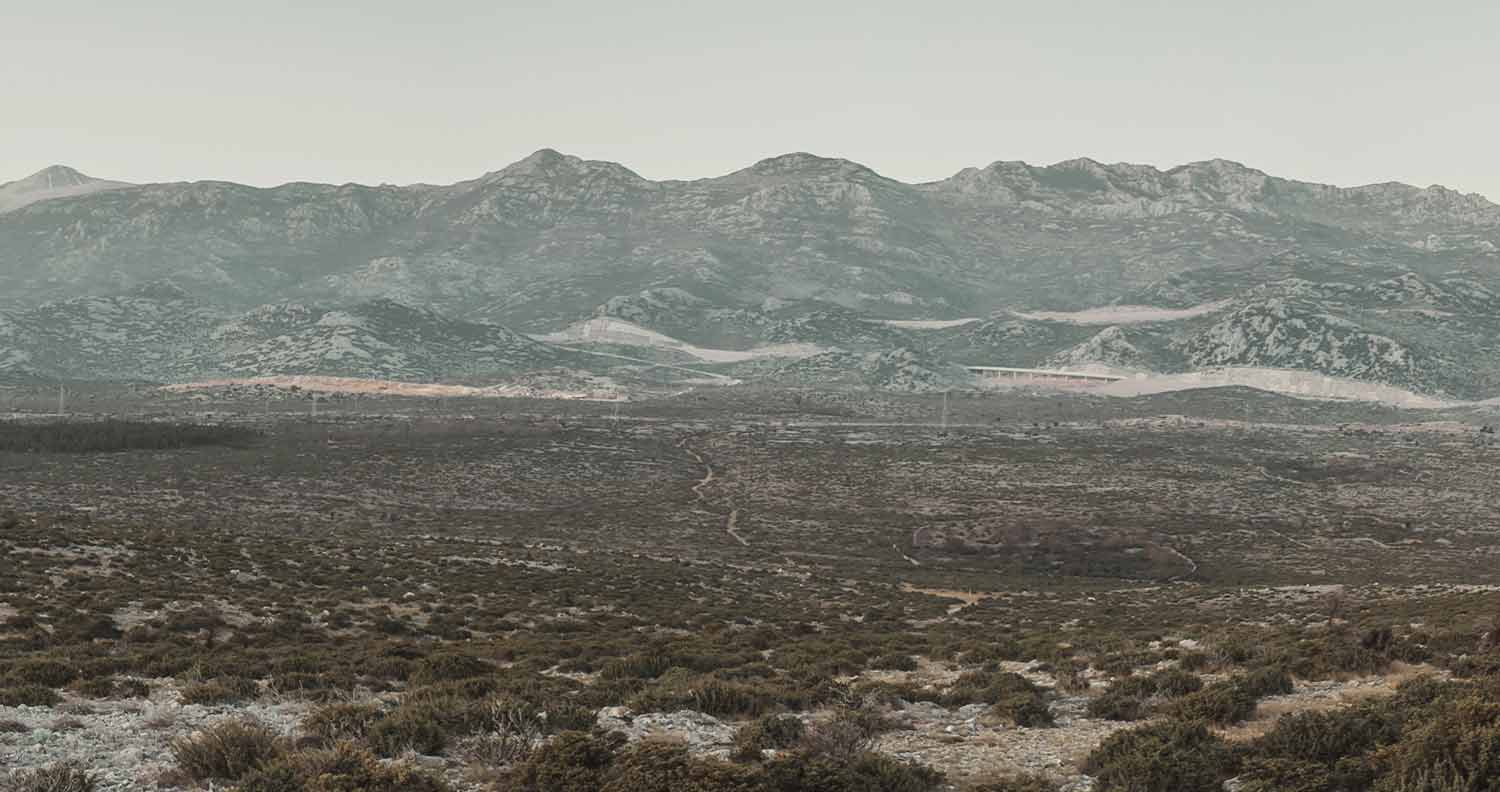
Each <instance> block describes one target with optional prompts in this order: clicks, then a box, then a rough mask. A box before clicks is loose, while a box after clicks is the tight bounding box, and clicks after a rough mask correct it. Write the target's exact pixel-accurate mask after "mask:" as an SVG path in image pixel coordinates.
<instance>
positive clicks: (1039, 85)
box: [0, 0, 1500, 199]
mask: <svg viewBox="0 0 1500 792" xmlns="http://www.w3.org/2000/svg"><path fill="white" fill-rule="evenodd" d="M5 24H6V32H7V35H6V37H5V38H6V45H5V49H4V52H3V54H0V66H3V68H0V96H3V97H4V98H3V105H0V107H3V113H4V118H5V120H4V122H3V123H0V182H3V181H6V180H9V179H17V178H20V177H23V176H25V175H27V174H29V173H32V172H34V171H36V170H38V169H39V168H42V167H43V166H46V165H50V164H53V163H65V164H67V165H71V166H74V167H77V168H79V169H80V170H82V171H84V172H86V173H89V174H91V175H95V176H98V177H101V178H109V179H121V180H126V181H137V182H151V181H172V180H191V179H210V178H212V179H226V180H232V181H239V182H244V183H248V184H257V185H273V184H279V183H283V182H287V181H292V180H307V181H321V182H333V183H341V182H346V181H355V182H362V183H370V184H374V183H381V182H392V183H413V182H431V183H448V182H453V181H457V180H460V179H464V178H470V177H473V176H475V175H477V174H478V173H480V172H483V171H487V170H493V169H496V168H499V167H501V166H503V165H504V164H506V163H509V162H512V161H514V160H517V159H519V158H520V157H522V156H525V155H526V154H527V153H529V152H531V151H534V150H536V149H539V148H543V147H555V148H558V149H561V150H563V151H567V152H570V153H574V154H578V155H581V156H585V157H590V158H595V159H605V160H612V161H618V162H623V163H625V164H627V165H628V166H630V167H631V168H633V169H635V170H637V171H638V172H640V173H641V174H642V175H643V176H646V177H648V178H653V179H666V178H695V177H700V176H707V175H713V174H721V173H726V172H728V171H730V170H733V169H734V168H738V167H741V166H742V165H744V164H745V163H747V162H753V161H755V160H757V159H759V158H762V157H765V156H769V155H774V154H780V153H784V152H787V151H812V152H816V153H823V154H828V155H832V156H842V157H848V158H850V159H853V160H856V161H859V162H862V163H864V164H867V165H869V166H871V167H872V168H875V169H876V170H878V171H879V172H881V173H883V174H886V175H888V176H891V177H893V178H898V179H901V180H904V181H911V182H915V181H925V180H935V179H940V178H944V177H947V176H950V175H952V174H953V173H954V172H956V171H958V170H959V169H961V168H964V167H967V166H982V165H984V164H987V163H989V162H991V161H994V160H997V159H1008V160H1016V159H1019V160H1027V161H1030V162H1034V163H1050V162H1055V161H1059V160H1064V159H1069V158H1073V157H1079V156H1088V157H1092V158H1094V159H1097V160H1100V161H1104V162H1116V161H1128V162H1141V163H1148V164H1153V165H1157V166H1162V167H1170V166H1173V165H1177V164H1181V163H1184V162H1189V161H1193V160H1203V159H1209V158H1214V157H1223V158H1228V159H1233V160H1237V161H1240V162H1244V163H1246V164H1248V165H1251V166H1253V167H1257V168H1260V169H1263V170H1266V171H1269V172H1272V173H1276V174H1279V175H1284V176H1287V177H1291V178H1297V179H1303V180H1308V181H1317V182H1327V183H1334V184H1341V185H1356V184H1366V183H1372V182H1381V181H1403V182H1408V183H1412V184H1416V185H1419V186H1426V185H1429V184H1435V183H1438V184H1444V185H1446V186H1449V187H1452V188H1454V189H1457V190H1461V191H1464V192H1480V193H1483V194H1486V195H1488V196H1490V197H1491V198H1497V199H1500V157H1496V156H1495V142H1494V139H1495V137H1494V136H1495V130H1497V129H1500V102H1496V101H1494V98H1493V97H1494V78H1495V75H1496V74H1500V48H1497V47H1495V46H1494V36H1495V31H1496V30H1497V29H1500V4H1495V3H1483V2H1476V1H1474V0H1469V1H1467V2H1451V1H1450V2H1444V1H1443V0H1438V2H1432V3H1425V4H1422V5H1421V6H1420V7H1413V6H1411V5H1410V4H1401V5H1399V6H1398V5H1397V4H1396V3H1394V2H1390V0H1323V1H1321V2H1313V3H1307V2H1289V0H1268V1H1267V2H1261V3H1251V4H1245V3H1238V2H1236V3H1230V2H1226V1H1225V0H1204V1H1203V2H1196V3H1181V2H1171V3H1169V2H1133V3H1120V2H1116V1H1115V0H1088V1H1087V2H1056V3H1019V2H998V3H997V2H993V0H986V1H981V0H963V1H961V2H960V1H950V2H942V1H939V2H925V3H909V2H903V3H887V2H880V0H874V1H873V2H872V1H871V0H861V2H852V1H850V0H825V2H820V3H808V2H805V0H802V1H801V2H790V0H765V1H764V2H759V3H734V4H730V3H716V2H707V3H665V2H651V1H650V0H646V1H645V2H636V3H615V2H609V3H606V2H599V1H598V0H584V1H582V2H574V3H566V4H563V3H543V2H525V1H524V0H523V1H522V2H508V3H493V2H479V0H437V1H436V2H427V3H406V2H400V3H398V2H393V1H392V0H369V1H368V2H364V3H358V4H355V3H323V4H317V7H309V4H305V3H301V2H293V1H292V0H266V2H259V3H254V4H248V5H247V4H227V3H216V2H209V3H204V2H201V0H194V1H192V2H189V0H142V2H138V3H129V4H122V3H119V2H117V1H116V0H56V1H55V2H49V3H43V4H36V5H34V6H33V7H31V8H28V9H27V10H26V11H25V12H24V13H21V14H10V15H8V16H7V18H6V22H5Z"/></svg>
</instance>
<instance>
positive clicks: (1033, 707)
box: [986, 690, 1055, 728]
mask: <svg viewBox="0 0 1500 792" xmlns="http://www.w3.org/2000/svg"><path fill="white" fill-rule="evenodd" d="M986 714H987V716H988V717H989V718H992V719H995V720H999V721H1003V722H1005V723H1009V724H1010V725H1012V726H1018V727H1022V728H1050V727H1052V726H1054V725H1055V723H1054V721H1053V719H1052V711H1051V710H1049V709H1048V708H1047V699H1046V697H1045V696H1044V695H1043V694H1042V693H1041V691H1039V690H1018V691H1013V692H1009V693H1006V694H1005V695H1003V696H1002V697H1001V698H1000V700H999V701H997V702H995V703H994V704H993V705H992V706H991V707H990V709H989V712H988V713H986Z"/></svg>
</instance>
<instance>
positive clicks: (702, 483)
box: [677, 437, 750, 547]
mask: <svg viewBox="0 0 1500 792" xmlns="http://www.w3.org/2000/svg"><path fill="white" fill-rule="evenodd" d="M688 439H689V438H686V437H684V438H682V440H680V441H678V443H677V447H678V448H680V449H682V450H683V451H686V452H688V455H689V456H691V457H692V458H693V459H695V460H697V462H698V464H700V465H702V466H703V478H701V479H699V480H698V483H697V484H694V485H693V495H694V497H696V498H697V499H698V503H699V504H700V505H702V506H704V507H707V506H708V495H706V494H705V493H704V492H703V488H704V487H707V486H708V485H710V484H712V483H714V481H716V480H717V479H718V475H717V474H716V473H715V472H714V466H713V465H711V464H709V461H708V459H707V458H705V457H704V456H703V455H702V454H700V453H698V452H697V451H694V450H693V449H692V448H691V447H689V446H688ZM704 511H709V512H710V513H712V510H711V509H707V508H705V509H704ZM739 523H740V510H739V509H730V510H729V513H728V514H725V515H724V532H725V533H727V534H729V535H730V536H731V537H733V538H734V540H735V541H736V542H739V543H740V544H741V545H742V546H744V547H749V546H750V543H749V542H748V541H746V540H745V537H743V536H740V534H739V531H738V528H739Z"/></svg>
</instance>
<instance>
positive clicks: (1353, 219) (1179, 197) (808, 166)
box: [0, 150, 1500, 397]
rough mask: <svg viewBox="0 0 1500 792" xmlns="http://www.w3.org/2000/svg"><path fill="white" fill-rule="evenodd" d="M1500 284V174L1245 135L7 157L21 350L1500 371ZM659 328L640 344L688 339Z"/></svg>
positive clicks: (253, 360)
mask: <svg viewBox="0 0 1500 792" xmlns="http://www.w3.org/2000/svg"><path fill="white" fill-rule="evenodd" d="M1497 294H1500V206H1497V205H1496V204H1494V203H1491V202H1489V201H1488V200H1486V199H1484V198H1483V197H1481V196H1478V195H1465V194H1461V193H1458V192H1455V191H1452V190H1448V189H1446V188H1443V187H1428V188H1418V187H1412V186H1408V185H1402V184H1379V185H1370V186H1365V187H1353V188H1342V187H1333V186H1328V185H1319V184H1311V183H1306V182H1299V181H1293V180H1288V179H1282V178H1277V177H1273V176H1269V175H1267V174H1265V173H1263V172H1261V171H1258V170H1254V169H1252V168H1248V167H1245V166H1243V165H1239V164H1237V163H1233V162H1228V161H1225V160H1211V161H1206V162H1197V163H1191V164H1188V165H1183V166H1181V167H1177V168H1172V169H1169V170H1159V169H1156V168H1153V167H1149V166H1142V165H1128V164H1115V165H1105V164H1100V163H1097V162H1094V161H1092V160H1087V159H1078V160H1070V161H1067V162H1061V163H1057V164H1055V165H1050V166H1046V167H1037V166H1031V165H1027V164H1025V163H1019V162H997V163H994V164H992V165H990V166H988V167H984V168H970V169H965V170H963V171H960V172H959V173H957V174H955V175H953V176H952V177H950V178H947V179H943V180H941V181H935V182H928V183H922V184H906V183H903V182H899V181H896V180H893V179H889V178H886V177H884V176H881V175H880V174H878V173H876V172H875V171H873V170H871V169H869V168H867V167H864V166H862V165H859V164H857V163H853V162H849V161H847V160H841V159H828V158H823V157H817V156H813V155H810V154H800V153H799V154H788V155H784V156H780V157H774V158H771V159H767V160H763V161H761V162H758V163H756V164H754V165H752V166H750V167H748V168H745V169H743V170H739V171H736V172H734V173H731V174H728V175H726V176H720V177H716V178H707V179H698V180H691V181H650V180H647V179H644V178H642V177H640V176H639V175H637V174H635V173H633V172H632V171H630V170H629V169H627V168H625V167H623V166H621V165H618V164H614V163H606V162H595V161H588V160H583V159H579V158H576V157H571V156H565V155H563V154H559V153H557V152H555V151H551V150H543V151H539V152H537V153H536V154H533V155H531V156H529V157H527V158H526V159H523V160H521V161H520V162H517V163H514V164H512V165H509V166H507V167H505V168H502V169H500V170H497V171H494V172H491V173H488V174H485V175H483V176H481V177H479V178H477V179H473V180H470V181H464V182H459V183H457V184H452V185H437V186H435V185H413V186H405V187H395V186H380V187H367V186H361V185H353V184H347V185H321V184H309V183H294V184H288V185H284V186H281V187H276V188H270V189H263V188H255V187H247V186H243V185H237V184H231V183H226V182H192V183H172V184H149V185H128V184H122V183H119V182H109V181H103V180H96V179H92V178H90V177H87V176H84V175H82V174H80V173H78V172H76V171H73V170H71V169H67V168H62V167H53V168H48V169H47V170H45V171H42V172H41V173H38V174H36V175H33V176H31V177H28V178H26V179H22V180H20V181H17V182H11V183H9V184H6V185H3V186H0V311H3V313H0V368H7V367H8V369H9V370H10V371H11V372H12V375H13V376H14V375H15V372H17V371H20V370H22V369H23V368H24V369H25V370H26V371H28V372H30V374H29V375H30V376H40V377H46V376H59V377H60V376H78V375H79V374H83V373H92V374H93V375H94V376H111V377H113V376H116V374H118V375H120V376H124V375H126V374H129V375H130V376H134V377H146V378H156V379H161V380H168V379H175V378H181V377H189V376H200V375H203V374H206V373H224V372H255V371H260V372H268V371H275V372H276V373H325V374H345V375H348V374H354V375H369V376H377V375H378V376H390V377H427V378H433V377H436V378H442V377H450V378H451V377H455V376H458V375H460V374H462V373H464V372H468V373H476V372H483V371H493V372H497V373H498V372H502V371H517V370H528V369H531V368H535V367H551V366H559V367H580V368H589V369H594V370H597V369H598V368H599V367H600V362H599V361H600V360H602V358H600V356H599V355H597V354H596V355H589V354H587V353H586V352H580V351H578V350H575V349H567V348H563V347H562V346H558V345H556V344H549V343H546V342H544V341H539V340H536V338H534V337H535V336H542V335H544V334H549V333H555V332H557V331H560V330H563V329H564V328H567V327H569V326H571V325H575V323H577V322H579V321H581V320H584V319H587V318H589V317H610V318H612V319H615V320H619V321H621V322H628V323H630V324H632V325H634V326H637V327H639V328H641V329H643V330H644V331H654V332H655V333H658V334H664V335H666V336H670V337H672V338H674V339H678V340H680V341H682V342H685V343H687V344H692V345H697V346H699V347H705V348H716V349H726V350H752V349H754V348H756V347H761V346H766V345H787V344H794V345H795V344H801V345H803V346H805V347H812V348H815V351H816V352H817V353H818V354H813V355H808V354H801V355H798V356H797V359H776V358H774V356H773V357H770V358H766V359H759V358H757V359H754V360H748V359H740V360H736V361H734V362H730V363H725V362H722V361H715V360H706V361H702V362H704V363H706V364H707V365H708V368H710V369H712V370H714V371H718V372H723V373H725V374H727V375H732V376H736V377H738V376H739V375H740V374H745V375H747V376H752V377H757V378H768V379H772V380H776V379H778V378H780V379H783V380H788V381H799V382H802V381H814V382H816V381H818V380H819V378H820V377H823V373H822V372H829V374H828V377H827V378H830V379H832V380H837V381H838V382H840V383H847V382H848V380H849V379H850V377H854V378H856V379H860V377H861V376H863V379H860V382H861V384H864V385H871V384H874V385H876V386H879V385H883V384H895V385H897V386H901V385H900V384H901V383H907V384H913V383H915V384H921V383H928V384H930V385H932V386H933V387H936V386H938V385H941V386H944V387H946V386H948V385H949V384H951V383H952V382H953V381H961V379H962V370H961V369H958V368H957V366H956V364H959V363H965V364H988V365H1013V366H1026V367H1031V366H1049V367H1059V366H1062V367H1076V366H1108V367H1113V368H1119V369H1136V370H1154V371H1190V370H1195V369H1201V368H1205V367H1214V366H1265V367H1278V368H1298V369H1305V370H1309V371H1318V372H1322V373H1326V374H1332V375H1337V376H1343V377H1353V378H1356V379H1365V380H1369V381H1372V382H1383V383H1389V384H1395V385H1399V386H1401V387H1406V388H1411V389H1414V390H1420V391H1423V392H1427V393H1435V394H1443V395H1452V396H1460V397H1474V396H1493V395H1495V393H1497V392H1500V349H1497V343H1500V326H1497V321H1500V319H1497V317H1500V298H1497V297H1496V295H1497ZM966 318H972V319H973V320H974V321H970V322H965V323H959V322H958V321H957V320H960V319H966ZM903 320H904V321H903ZM933 320H951V321H950V322H948V323H942V322H933ZM924 321H926V322H929V323H930V324H929V325H923V324H922V322H924ZM568 346H575V347H576V346H578V345H576V344H569V345H568ZM611 346H612V347H613V348H614V353H615V354H619V353H621V352H622V350H621V349H619V348H618V347H620V346H621V344H619V343H617V342H616V343H613V344H612V345H611ZM624 346H626V347H629V346H631V344H630V343H626V344H624ZM638 346H641V347H643V348H642V349H638V350H636V351H635V352H633V353H631V354H626V355H624V356H625V357H627V358H632V357H636V356H641V357H646V358H650V359H655V356H656V355H659V354H660V352H661V350H659V349H656V350H648V349H645V347H651V346H652V345H651V344H640V345H638ZM127 347H128V348H127ZM596 351H597V350H596ZM624 351H625V352H629V351H630V350H628V349H627V350H624ZM583 358H590V360H589V361H587V362H583ZM7 361H8V362H7ZM832 372H839V373H838V374H837V375H836V376H835V375H834V374H832ZM859 372H865V374H866V375H867V376H864V375H860V374H859ZM893 372H894V373H893Z"/></svg>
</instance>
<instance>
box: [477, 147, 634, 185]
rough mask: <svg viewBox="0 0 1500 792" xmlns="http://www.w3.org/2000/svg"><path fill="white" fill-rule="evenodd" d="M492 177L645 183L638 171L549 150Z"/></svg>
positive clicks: (517, 162) (532, 155)
mask: <svg viewBox="0 0 1500 792" xmlns="http://www.w3.org/2000/svg"><path fill="white" fill-rule="evenodd" d="M489 175H490V176H499V177H502V178H503V177H507V176H511V177H513V176H527V177H541V178H555V177H559V176H563V177H566V176H575V177H576V176H599V175H607V176H611V177H615V178H619V179H623V180H625V181H631V182H639V181H645V179H643V178H641V176H640V175H639V174H637V173H636V172H635V171H633V170H631V169H629V168H627V167H625V166H624V165H621V164H619V163H617V162H606V161H604V160H586V159H583V158H582V157H575V156H573V155H572V154H564V153H562V152H560V151H558V150H556V149H550V148H544V149H538V150H537V151H535V152H533V153H532V154H530V155H529V156H527V157H526V158H525V159H521V160H517V161H516V162H513V163H511V164H510V165H507V166H505V167H504V168H502V169H500V170H498V171H496V172H495V173H493V174H489Z"/></svg>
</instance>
